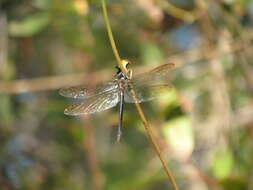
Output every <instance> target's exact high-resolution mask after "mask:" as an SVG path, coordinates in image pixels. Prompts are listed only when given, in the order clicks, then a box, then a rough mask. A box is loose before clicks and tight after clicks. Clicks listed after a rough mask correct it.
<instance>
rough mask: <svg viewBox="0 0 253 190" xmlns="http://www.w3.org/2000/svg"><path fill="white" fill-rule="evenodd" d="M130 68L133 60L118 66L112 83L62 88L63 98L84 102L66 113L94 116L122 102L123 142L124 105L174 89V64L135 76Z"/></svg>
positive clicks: (120, 126) (120, 128)
mask: <svg viewBox="0 0 253 190" xmlns="http://www.w3.org/2000/svg"><path fill="white" fill-rule="evenodd" d="M129 65H130V61H128V60H125V59H124V60H121V63H120V64H119V66H117V67H116V69H117V72H116V75H115V76H114V78H113V79H112V80H110V81H107V82H103V83H100V84H97V85H95V86H89V85H86V86H77V87H68V88H62V89H60V91H59V94H60V95H62V96H64V97H68V98H74V99H81V100H82V101H81V102H79V103H76V104H72V105H71V106H69V107H67V108H66V109H65V110H64V114H66V115H72V116H77V115H82V114H93V113H97V112H101V111H104V110H107V109H110V108H112V107H115V106H116V105H117V104H118V103H119V122H118V130H117V141H120V138H121V135H122V122H123V112H124V103H125V102H126V103H142V102H146V101H150V100H153V99H154V98H157V97H159V96H161V95H162V94H164V92H168V90H170V89H171V85H170V84H168V80H169V79H168V77H169V71H170V70H171V68H173V67H174V64H173V63H167V64H163V65H160V66H158V67H156V68H154V69H153V70H151V71H149V72H145V73H141V74H138V75H136V76H132V73H133V72H132V69H130V68H129Z"/></svg>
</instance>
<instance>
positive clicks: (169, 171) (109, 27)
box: [101, 0, 179, 190]
mask: <svg viewBox="0 0 253 190" xmlns="http://www.w3.org/2000/svg"><path fill="white" fill-rule="evenodd" d="M101 3H102V8H103V15H104V19H105V24H106V28H107V33H108V36H109V40H110V43H111V46H112V50H113V53H114V56H115V58H116V60H117V62H118V64H119V65H120V64H121V58H120V55H119V52H118V50H117V47H116V44H115V41H114V38H113V34H112V30H111V26H110V22H109V18H108V14H107V9H106V4H105V0H101ZM131 89H132V90H131V93H132V96H133V98H134V101H135V106H136V109H137V111H138V113H139V115H140V117H141V120H142V123H143V124H144V126H145V129H146V132H147V134H148V137H149V139H150V141H151V144H152V145H153V147H154V149H155V151H156V153H157V155H158V157H159V159H160V160H161V162H162V165H163V168H164V170H165V172H166V174H167V177H168V179H169V181H170V182H171V183H172V186H173V188H174V189H175V190H179V188H178V185H177V183H176V180H175V178H174V176H173V175H172V172H171V170H170V168H169V167H168V166H167V164H166V161H165V159H164V157H163V155H162V151H161V150H160V148H159V146H158V144H157V142H156V140H155V138H154V135H153V133H152V130H151V125H150V124H149V122H148V120H147V119H146V116H145V114H144V112H143V110H142V108H141V106H140V104H139V103H138V101H137V97H136V93H135V91H134V89H133V88H131Z"/></svg>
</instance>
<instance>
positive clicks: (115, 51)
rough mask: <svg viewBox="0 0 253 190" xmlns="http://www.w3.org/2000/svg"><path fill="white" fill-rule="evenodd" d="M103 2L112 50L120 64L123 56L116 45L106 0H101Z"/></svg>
mask: <svg viewBox="0 0 253 190" xmlns="http://www.w3.org/2000/svg"><path fill="white" fill-rule="evenodd" d="M101 3H102V8H103V15H104V19H105V25H106V29H107V33H108V37H109V40H110V43H111V46H112V51H113V53H114V56H115V58H116V60H117V62H118V65H119V64H120V63H121V58H120V55H119V52H118V49H117V47H116V44H115V40H114V38H113V34H112V29H111V25H110V21H109V18H108V14H107V9H106V4H105V0H101Z"/></svg>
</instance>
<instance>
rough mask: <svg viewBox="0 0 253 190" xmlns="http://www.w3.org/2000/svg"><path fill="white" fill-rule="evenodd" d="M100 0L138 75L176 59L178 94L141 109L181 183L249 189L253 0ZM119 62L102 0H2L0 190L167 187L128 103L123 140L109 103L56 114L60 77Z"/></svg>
mask: <svg viewBox="0 0 253 190" xmlns="http://www.w3.org/2000/svg"><path fill="white" fill-rule="evenodd" d="M107 5H108V11H109V17H110V21H111V25H112V30H113V33H114V35H115V39H116V43H117V45H118V48H119V52H120V54H121V56H122V57H123V58H128V59H130V60H131V61H132V62H133V64H132V67H133V70H134V74H135V73H141V72H144V71H147V70H148V69H149V68H152V67H155V66H158V65H159V64H163V63H166V62H174V63H175V65H176V68H175V69H173V70H172V71H171V74H170V77H171V80H170V81H168V82H171V83H172V84H173V86H174V90H171V92H169V93H168V94H167V95H165V96H162V97H160V98H158V99H157V100H154V101H152V102H150V103H144V104H142V107H143V110H144V111H145V114H146V115H147V117H148V119H149V121H150V123H152V125H153V126H154V128H153V129H154V132H155V134H156V137H157V139H158V143H159V145H160V147H161V149H162V150H163V151H164V154H165V155H166V158H167V160H168V163H169V164H170V167H171V168H172V171H173V173H174V175H175V176H176V179H177V183H178V184H179V186H180V189H187V190H191V189H192V190H196V189H202V190H207V189H212V190H215V189H219V190H221V189H224V190H228V189H229V190H242V189H243V190H252V189H253V162H252V158H253V141H252V138H253V128H252V126H253V117H252V115H253V107H252V92H253V91H252V90H253V78H252V76H253V66H252V53H251V52H252V40H253V36H252V32H253V30H252V26H253V20H252V19H253V1H252V0H239V1H229V0H220V1H212V0H206V1H202V0H191V1H189V0H173V1H168V0H157V1H153V0H136V1H133V0H124V1H123V0H120V1H116V0H108V1H107ZM186 13H187V14H186ZM189 15H190V16H189ZM189 18H190V19H189ZM115 65H116V61H115V59H114V57H113V53H112V50H111V47H110V43H109V41H108V37H107V33H106V28H105V24H104V20H103V15H102V9H101V7H100V0H92V1H88V0H72V1H69V0H1V1H0V78H1V81H0V93H1V94H0V118H1V122H0V139H1V143H0V153H1V157H0V170H1V173H0V187H1V188H0V189H1V190H2V189H3V190H10V189H22V190H23V189H24V190H39V189H43V190H44V189H48V190H49V189H52V190H53V189H63V190H67V189H74V190H81V189H82V190H84V189H89V190H90V189H94V190H104V189H108V190H116V189H120V190H135V189H138V190H141V189H145V190H153V189H169V187H170V189H172V187H171V185H170V184H169V182H168V181H167V179H166V176H165V174H164V171H163V169H162V166H161V163H160V162H159V160H158V158H157V157H156V155H155V153H154V151H153V149H152V147H151V146H150V143H149V142H148V140H147V138H146V136H145V135H146V134H145V130H144V128H143V126H142V123H141V121H140V118H139V116H138V114H137V112H136V111H135V108H134V106H133V105H130V104H127V105H126V110H125V113H124V122H123V125H124V128H123V138H122V142H121V143H120V144H117V143H115V131H116V130H117V129H116V126H117V122H118V109H117V108H113V109H111V110H109V111H105V112H102V113H98V114H95V115H91V116H87V117H85V116H84V117H69V116H65V115H64V114H63V110H64V108H65V107H67V105H68V104H70V103H71V102H70V100H68V99H66V98H63V97H60V96H59V95H58V88H60V87H63V85H62V84H65V85H66V86H71V85H72V82H73V83H74V84H77V81H78V79H77V78H78V76H79V75H78V74H79V73H81V74H82V75H84V77H86V80H85V81H84V82H83V83H84V84H93V83H95V82H102V81H103V79H104V78H106V79H110V78H112V77H113V74H112V73H113V71H114V72H115V70H113V69H114V67H115ZM51 76H52V77H58V76H63V77H66V78H57V81H58V82H57V83H53V82H52V80H49V78H48V77H51ZM69 76H72V77H73V78H72V79H73V80H72V81H71V82H68V83H67V82H66V81H70V80H67V78H68V77H69ZM104 76H105V77H104ZM38 78H39V79H41V80H43V81H44V82H43V83H39V82H38V81H36V80H33V79H38ZM19 82H20V83H19ZM64 82H65V83H64ZM78 83H80V81H79V82H78ZM53 84H56V85H53ZM52 85H53V87H52ZM31 87H34V89H40V88H41V90H27V91H26V89H30V88H31ZM31 89H32V88H31ZM20 90H21V91H22V90H24V91H26V92H25V93H19V92H20Z"/></svg>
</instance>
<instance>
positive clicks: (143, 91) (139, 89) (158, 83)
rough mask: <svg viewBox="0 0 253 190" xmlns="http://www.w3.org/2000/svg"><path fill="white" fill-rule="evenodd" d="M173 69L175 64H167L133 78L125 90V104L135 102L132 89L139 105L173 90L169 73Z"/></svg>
mask: <svg viewBox="0 0 253 190" xmlns="http://www.w3.org/2000/svg"><path fill="white" fill-rule="evenodd" d="M173 67H174V64H173V63H167V64H164V65H161V66H158V67H156V68H154V69H153V70H151V71H149V72H146V73H143V74H139V75H137V76H135V77H133V78H132V79H131V80H130V81H129V82H128V85H127V88H125V102H128V103H134V102H135V100H134V98H133V97H132V93H131V89H134V91H135V94H136V98H137V102H138V103H140V102H145V101H150V100H152V99H154V98H156V97H159V96H162V95H163V94H165V93H167V92H168V91H169V90H170V89H171V88H172V86H171V85H169V84H168V83H169V82H168V81H169V72H170V70H171V69H172V68H173Z"/></svg>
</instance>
